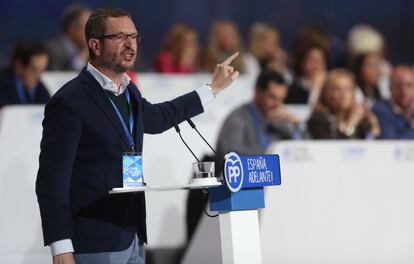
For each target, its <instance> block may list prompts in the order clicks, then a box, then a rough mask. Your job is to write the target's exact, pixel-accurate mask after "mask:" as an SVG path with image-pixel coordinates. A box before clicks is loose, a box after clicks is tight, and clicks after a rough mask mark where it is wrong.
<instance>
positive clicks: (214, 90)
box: [206, 83, 217, 98]
mask: <svg viewBox="0 0 414 264" xmlns="http://www.w3.org/2000/svg"><path fill="white" fill-rule="evenodd" d="M206 85H207V88H208V89H209V90H210V92H211V93H212V94H213V96H214V98H216V96H217V92H216V89H215V88H214V87H213V84H209V83H207V84H206Z"/></svg>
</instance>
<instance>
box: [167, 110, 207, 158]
mask: <svg viewBox="0 0 414 264" xmlns="http://www.w3.org/2000/svg"><path fill="white" fill-rule="evenodd" d="M167 104H168V105H170V106H171V107H172V108H175V107H174V105H173V104H172V103H171V102H167ZM166 114H167V115H168V116H169V117H170V118H171V120H172V123H173V125H174V128H175V131H176V132H177V133H178V135H179V136H180V139H181V141H182V142H183V143H184V145H185V146H186V147H187V149H188V150H189V151H190V152H191V155H193V157H194V158H195V159H196V160H197V162H198V163H200V160H199V159H198V158H197V156H196V155H195V154H194V152H193V151H192V150H191V148H190V147H189V146H188V144H187V142H185V140H184V139H183V136H182V135H181V130H180V127H179V126H178V125H177V123H176V120H175V118H174V117H173V116H172V115H170V113H169V112H168V111H166Z"/></svg>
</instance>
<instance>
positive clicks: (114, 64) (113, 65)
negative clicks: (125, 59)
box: [103, 53, 135, 73]
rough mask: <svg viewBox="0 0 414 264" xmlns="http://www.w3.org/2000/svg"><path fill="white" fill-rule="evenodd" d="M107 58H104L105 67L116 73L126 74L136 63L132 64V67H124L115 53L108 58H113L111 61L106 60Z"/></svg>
mask: <svg viewBox="0 0 414 264" xmlns="http://www.w3.org/2000/svg"><path fill="white" fill-rule="evenodd" d="M105 57H106V56H104V57H103V58H104V60H103V63H104V65H105V67H107V68H109V69H112V70H113V71H115V72H118V73H125V72H126V71H128V70H130V69H132V68H133V67H134V63H132V64H131V66H130V67H126V66H124V65H122V64H121V62H118V61H117V55H116V54H115V53H113V54H112V56H108V57H111V59H109V60H108V59H105ZM106 58H107V57H106ZM134 62H135V61H134Z"/></svg>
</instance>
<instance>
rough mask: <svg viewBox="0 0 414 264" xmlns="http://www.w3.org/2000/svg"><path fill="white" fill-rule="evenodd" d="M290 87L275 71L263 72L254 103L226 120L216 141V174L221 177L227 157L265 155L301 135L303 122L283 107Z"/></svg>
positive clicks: (244, 106)
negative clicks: (276, 144) (272, 147)
mask: <svg viewBox="0 0 414 264" xmlns="http://www.w3.org/2000/svg"><path fill="white" fill-rule="evenodd" d="M287 92H288V87H287V85H286V83H285V81H284V79H283V77H282V75H281V74H279V73H278V72H276V71H272V70H266V71H263V72H262V73H261V74H260V75H259V77H258V78H257V81H256V88H255V94H254V99H253V101H252V102H250V103H247V104H244V105H242V106H240V107H238V108H237V109H235V110H234V111H233V112H231V113H230V115H229V116H228V117H227V118H226V120H225V121H224V124H223V126H222V128H221V130H220V133H219V136H218V140H217V155H216V172H217V173H218V174H220V173H221V171H222V168H223V166H222V165H223V162H224V156H225V155H226V154H227V153H229V152H231V151H235V152H237V153H239V154H240V155H253V154H263V153H265V151H266V149H267V147H268V146H269V145H270V143H272V141H274V140H283V139H292V138H293V137H294V134H295V132H300V130H299V123H300V120H299V118H298V117H296V116H295V115H294V114H292V113H290V112H288V111H287V109H286V108H285V107H284V105H283V103H284V101H285V98H286V96H287ZM300 136H302V135H300Z"/></svg>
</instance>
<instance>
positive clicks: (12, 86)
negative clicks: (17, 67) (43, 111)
mask: <svg viewBox="0 0 414 264" xmlns="http://www.w3.org/2000/svg"><path fill="white" fill-rule="evenodd" d="M14 78H15V77H14V72H13V71H12V70H11V69H10V68H6V69H4V70H3V71H2V72H1V73H0V108H1V107H3V106H5V105H16V104H21V102H20V98H19V95H18V93H17V89H16V83H15V80H14ZM35 89H36V90H35V94H34V100H33V102H27V103H26V104H46V102H47V101H48V100H49V99H50V95H49V92H48V91H47V89H46V87H45V85H44V84H43V83H42V82H39V83H38V85H37V86H36V88H35Z"/></svg>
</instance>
